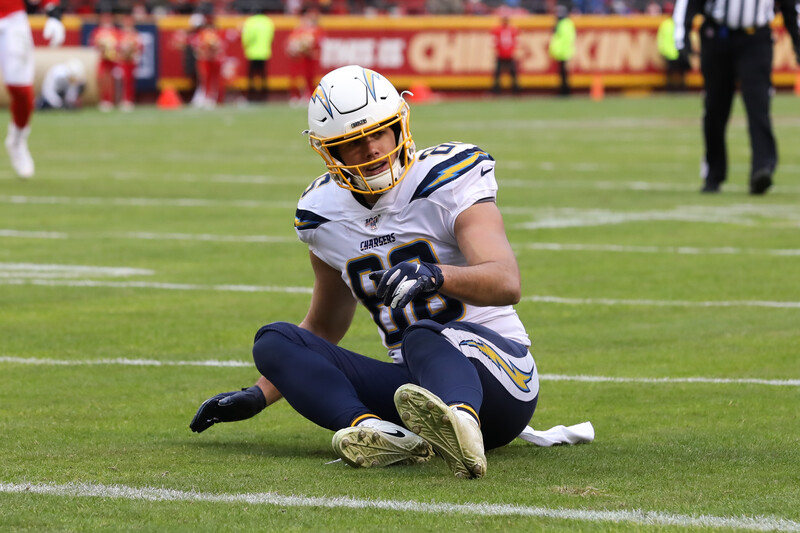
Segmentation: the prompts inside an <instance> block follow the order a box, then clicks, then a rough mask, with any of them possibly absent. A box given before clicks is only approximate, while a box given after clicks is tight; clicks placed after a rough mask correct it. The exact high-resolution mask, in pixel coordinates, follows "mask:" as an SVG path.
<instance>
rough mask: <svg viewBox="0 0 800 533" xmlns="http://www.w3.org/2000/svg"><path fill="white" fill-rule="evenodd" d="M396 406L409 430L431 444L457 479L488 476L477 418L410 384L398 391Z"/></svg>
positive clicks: (396, 393)
mask: <svg viewBox="0 0 800 533" xmlns="http://www.w3.org/2000/svg"><path fill="white" fill-rule="evenodd" d="M394 404H395V406H396V407H397V412H398V413H400V418H401V419H402V420H403V423H404V424H405V425H406V427H407V428H408V429H410V430H411V431H413V432H414V433H416V434H418V435H419V436H420V437H422V438H423V439H425V440H426V441H428V442H430V443H431V445H432V446H433V449H434V450H435V451H436V453H437V454H439V455H441V456H442V457H443V458H444V460H445V462H446V463H447V466H449V467H450V470H452V471H453V474H455V476H456V477H458V478H479V477H483V476H484V475H485V474H486V456H485V455H484V451H483V435H482V434H481V430H480V428H479V427H478V423H477V422H476V421H475V419H474V418H472V417H471V416H470V415H468V414H467V413H464V412H462V411H458V410H456V409H455V408H451V407H448V406H447V404H445V403H444V402H443V401H442V400H441V399H440V398H439V397H438V396H436V395H435V394H433V393H432V392H430V391H429V390H426V389H423V388H422V387H419V386H417V385H412V384H410V383H409V384H406V385H402V386H401V387H400V388H398V389H397V392H395V394H394Z"/></svg>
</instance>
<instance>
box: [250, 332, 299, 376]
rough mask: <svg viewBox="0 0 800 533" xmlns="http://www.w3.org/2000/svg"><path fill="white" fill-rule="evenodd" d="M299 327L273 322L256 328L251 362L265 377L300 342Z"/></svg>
mask: <svg viewBox="0 0 800 533" xmlns="http://www.w3.org/2000/svg"><path fill="white" fill-rule="evenodd" d="M298 330H299V328H298V327H297V326H296V325H295V324H290V323H288V322H273V323H272V324H267V325H266V326H263V327H262V328H261V329H259V330H258V332H257V333H256V337H255V340H254V341H253V362H254V363H255V364H256V368H258V370H259V372H261V375H262V376H265V377H267V374H269V373H271V371H272V370H273V369H275V368H276V366H277V365H280V364H282V363H285V362H286V360H287V359H288V358H289V357H290V356H291V352H292V351H293V348H294V347H295V346H297V344H300V343H301V342H302V341H301V337H300V334H299V332H298Z"/></svg>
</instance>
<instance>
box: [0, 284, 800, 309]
mask: <svg viewBox="0 0 800 533" xmlns="http://www.w3.org/2000/svg"><path fill="white" fill-rule="evenodd" d="M0 285H37V286H43V287H106V288H115V289H159V290H173V291H222V292H244V293H260V292H278V293H291V294H311V293H312V290H313V289H312V288H311V287H282V286H274V285H199V284H192V283H166V282H154V281H97V280H91V279H76V280H53V279H42V278H25V277H21V276H20V277H7V278H4V277H3V276H0ZM520 302H538V303H554V304H566V305H629V306H653V307H771V308H778V309H800V302H790V301H785V302H780V301H769V300H732V301H724V300H723V301H689V300H623V299H613V298H564V297H561V296H538V295H534V296H523V297H522V299H520Z"/></svg>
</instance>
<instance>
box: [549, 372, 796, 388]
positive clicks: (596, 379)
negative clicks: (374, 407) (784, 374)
mask: <svg viewBox="0 0 800 533" xmlns="http://www.w3.org/2000/svg"><path fill="white" fill-rule="evenodd" d="M539 379H543V380H546V381H583V382H593V383H608V382H612V383H711V384H719V385H722V384H726V385H727V384H736V385H771V386H775V387H800V379H757V378H704V377H685V378H626V377H616V376H582V375H577V376H568V375H564V374H539Z"/></svg>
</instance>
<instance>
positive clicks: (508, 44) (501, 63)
mask: <svg viewBox="0 0 800 533" xmlns="http://www.w3.org/2000/svg"><path fill="white" fill-rule="evenodd" d="M518 34H519V30H517V28H515V27H514V26H512V25H511V23H510V21H509V18H508V16H507V15H504V16H503V17H502V19H501V22H500V26H497V27H495V28H494V29H492V38H493V39H494V49H495V56H496V57H495V69H494V87H493V88H492V90H493V92H495V93H499V92H500V75H501V74H502V72H503V71H504V70H507V71H508V72H509V73H510V74H511V87H512V90H513V91H514V92H515V93H516V92H519V85H518V83H517V62H516V61H515V60H514V51H515V50H516V48H517V35H518Z"/></svg>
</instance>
